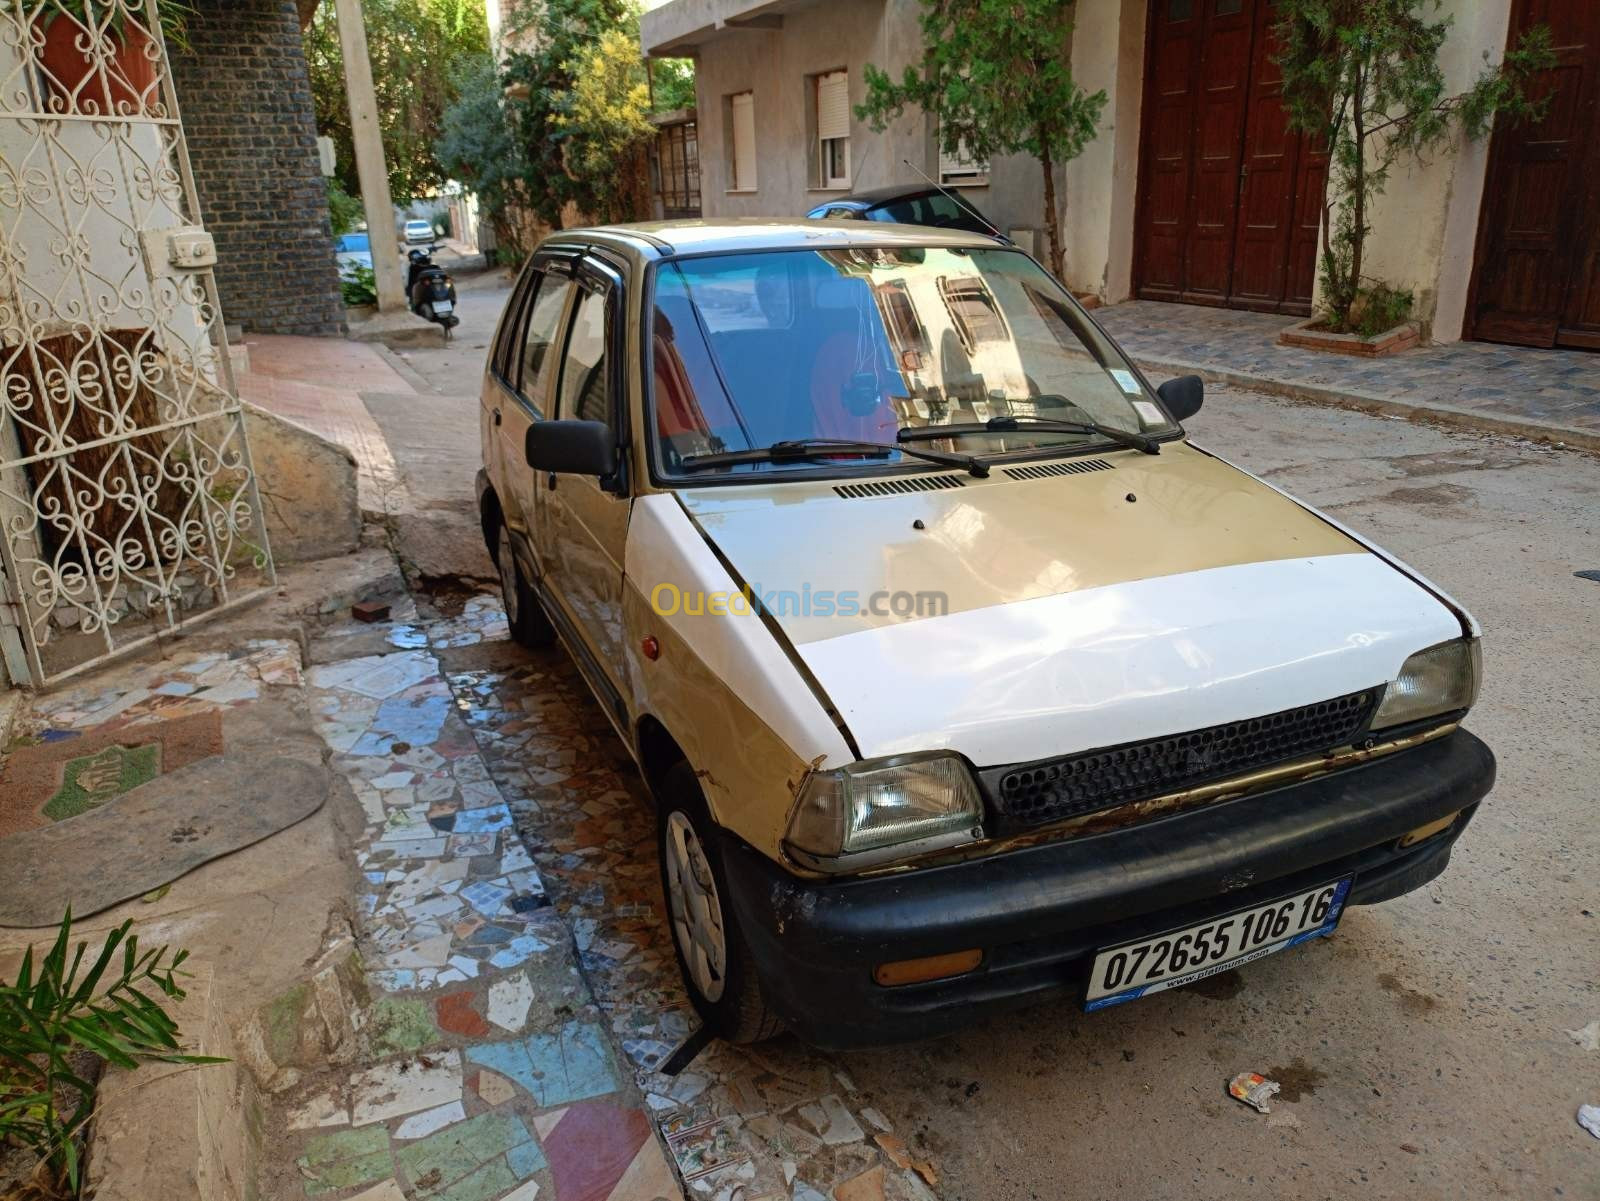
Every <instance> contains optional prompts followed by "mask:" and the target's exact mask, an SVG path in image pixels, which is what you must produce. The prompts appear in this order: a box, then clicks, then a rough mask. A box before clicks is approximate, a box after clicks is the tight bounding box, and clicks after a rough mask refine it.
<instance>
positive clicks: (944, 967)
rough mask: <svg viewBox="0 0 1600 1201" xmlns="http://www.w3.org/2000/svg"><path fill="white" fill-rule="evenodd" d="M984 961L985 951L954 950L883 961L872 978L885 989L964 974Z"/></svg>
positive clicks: (873, 971)
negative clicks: (943, 953) (887, 961)
mask: <svg viewBox="0 0 1600 1201" xmlns="http://www.w3.org/2000/svg"><path fill="white" fill-rule="evenodd" d="M982 962H983V952H982V951H980V950H977V949H976V948H974V949H973V950H971V951H951V952H949V953H948V954H945V955H929V956H928V957H927V958H926V959H899V960H896V961H895V962H894V963H880V964H879V965H878V966H877V967H875V968H874V969H873V970H872V978H873V979H874V980H876V981H877V982H878V983H879V984H881V985H883V986H884V987H885V988H893V987H894V986H895V985H897V984H922V983H923V982H925V981H928V980H943V979H944V978H945V977H946V976H961V975H965V974H966V973H967V972H970V971H972V970H973V969H975V968H976V967H977V966H978V965H979V964H980V963H982Z"/></svg>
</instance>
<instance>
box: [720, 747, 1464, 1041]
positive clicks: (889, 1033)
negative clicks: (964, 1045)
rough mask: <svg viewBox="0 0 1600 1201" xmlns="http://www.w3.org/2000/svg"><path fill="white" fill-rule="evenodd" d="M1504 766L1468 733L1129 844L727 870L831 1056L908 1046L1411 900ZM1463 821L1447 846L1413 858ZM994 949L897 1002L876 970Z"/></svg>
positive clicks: (1236, 803) (770, 985)
mask: <svg viewBox="0 0 1600 1201" xmlns="http://www.w3.org/2000/svg"><path fill="white" fill-rule="evenodd" d="M1494 776H1495V763H1494V756H1493V754H1492V753H1491V752H1490V750H1489V748H1488V747H1487V746H1485V745H1484V744H1483V743H1482V742H1481V741H1480V740H1479V739H1477V738H1476V737H1474V736H1473V735H1472V734H1469V733H1467V732H1466V731H1465V730H1457V731H1454V732H1453V733H1451V734H1448V735H1446V736H1444V737H1442V738H1439V739H1436V740H1434V741H1433V742H1429V743H1424V744H1423V745H1421V746H1418V747H1414V748H1412V749H1410V750H1406V751H1401V752H1397V753H1395V754H1393V755H1389V756H1385V757H1384V758H1382V759H1377V760H1374V761H1372V762H1370V763H1366V764H1362V765H1360V766H1357V767H1351V768H1347V769H1345V770H1343V771H1339V772H1335V773H1332V774H1330V775H1326V776H1320V777H1315V778H1313V779H1309V780H1303V781H1300V782H1298V783H1294V784H1289V785H1285V786H1283V787H1280V788H1275V789H1271V790H1269V791H1265V792H1260V793H1256V794H1253V795H1251V796H1246V797H1241V798H1238V799H1236V800H1232V801H1227V802H1223V803H1220V804H1216V805H1212V806H1209V807H1206V808H1202V809H1197V810H1191V811H1189V812H1186V813H1179V814H1175V815H1173V816H1171V817H1167V818H1163V819H1159V820H1156V821H1151V822H1146V823H1143V824H1141V825H1137V826H1131V827H1128V828H1125V829H1120V830H1113V831H1107V832H1105V833H1102V834H1097V835H1091V836H1086V837H1082V838H1077V839H1070V840H1067V841H1063V842H1059V843H1052V844H1048V845H1044V846H1038V847H1030V848H1027V849H1024V850H1018V851H1012V852H1009V853H1007V854H1003V855H995V856H993V857H990V858H986V859H974V860H970V861H968V862H964V863H956V864H950V865H946V866H942V867H933V868H925V869H922V870H920V871H914V872H906V873H903V874H899V875H887V876H877V877H863V878H856V879H851V880H839V881H820V882H818V881H810V880H802V879H798V878H796V877H794V876H791V875H789V874H788V873H787V872H786V871H784V870H783V868H781V867H780V866H779V865H777V864H776V863H774V862H773V861H772V860H770V859H768V858H766V857H765V856H764V855H761V854H760V853H758V852H756V851H754V850H753V849H751V848H750V847H748V846H746V845H745V844H743V843H741V842H739V841H737V840H735V839H733V838H732V836H727V840H726V845H725V847H724V851H723V863H724V865H725V867H726V870H727V874H728V878H729V890H730V892H731V894H732V896H731V903H732V904H733V905H734V907H735V909H736V912H737V914H738V917H739V921H740V924H741V927H742V929H743V931H744V932H745V935H746V937H747V938H748V940H749V942H750V944H751V949H752V951H753V953H754V955H755V958H756V962H757V965H758V967H759V970H760V972H761V975H762V978H763V980H764V981H765V982H766V985H767V991H768V994H769V997H770V1000H771V1003H772V1004H773V1006H774V1007H775V1008H776V1009H777V1010H778V1011H779V1013H781V1014H782V1015H783V1017H784V1018H785V1019H786V1020H787V1021H788V1022H789V1024H790V1026H791V1028H793V1029H794V1030H795V1032H796V1033H798V1034H799V1035H800V1036H801V1037H802V1038H804V1039H806V1040H807V1041H809V1042H812V1043H815V1044H817V1045H819V1046H824V1047H836V1048H842V1047H850V1046H867V1045H877V1044H883V1043H890V1042H898V1041H903V1040H906V1039H911V1038H919V1037H925V1036H928V1035H931V1034H936V1033H940V1032H943V1031H946V1030H949V1029H952V1028H954V1027H957V1026H959V1025H961V1024H963V1023H964V1022H966V1021H967V1020H968V1019H969V1018H970V1016H971V1013H972V1011H973V1009H974V1008H977V1007H984V1006H988V1005H998V1004H1005V1003H1008V1002H1009V1003H1017V1002H1019V1001H1025V1000H1029V999H1036V998H1038V997H1040V996H1041V995H1043V994H1048V993H1063V992H1066V993H1070V992H1072V991H1074V990H1081V988H1082V979H1081V976H1082V961H1083V960H1084V958H1085V957H1086V956H1087V955H1088V954H1090V953H1092V952H1093V951H1094V950H1095V949H1096V948H1098V947H1102V946H1106V945H1108V944H1111V943H1116V942H1120V941H1125V940H1126V939H1129V938H1136V937H1139V936H1140V935H1141V934H1144V933H1148V932H1153V931H1157V930H1160V929H1164V928H1168V927H1171V926H1174V925H1178V924H1181V923H1182V922H1184V921H1190V920H1201V919H1203V918H1204V917H1206V916H1209V915H1210V914H1212V913H1224V912H1228V911H1231V910H1234V909H1239V908H1243V907H1246V906H1248V905H1251V904H1252V903H1255V902H1257V901H1265V900H1269V899H1271V898H1273V897H1274V896H1278V895H1281V894H1283V893H1286V892H1289V891H1292V890H1294V889H1295V888H1297V887H1300V886H1302V885H1304V886H1307V887H1309V886H1310V884H1312V883H1316V882H1318V881H1322V880H1332V879H1335V878H1337V877H1339V876H1343V875H1346V874H1353V875H1354V876H1355V877H1356V880H1355V885H1354V887H1353V890H1352V893H1351V898H1350V903H1351V904H1355V905H1362V904H1372V903H1375V902H1378V901H1383V900H1388V899H1390V898H1392V897H1396V896H1400V895H1402V894H1403V893H1405V892H1409V891H1411V890H1412V889H1414V888H1416V887H1419V886H1420V885H1421V884H1423V883H1425V882H1427V881H1428V880H1430V879H1432V878H1433V877H1434V876H1436V875H1438V874H1439V872H1441V871H1443V870H1444V867H1445V865H1446V864H1447V863H1448V862H1449V857H1450V850H1451V847H1452V846H1453V844H1454V842H1455V839H1456V838H1457V837H1459V835H1460V833H1461V831H1462V829H1463V828H1464V827H1465V826H1466V823H1467V821H1468V820H1470V818H1471V816H1472V812H1473V810H1474V809H1475V807H1476V805H1477V803H1478V802H1479V801H1480V800H1481V799H1482V798H1483V797H1484V796H1485V795H1486V794H1487V793H1488V792H1489V790H1490V788H1491V787H1493V784H1494ZM1457 810H1463V811H1465V812H1464V813H1463V816H1462V820H1461V821H1458V822H1456V823H1455V825H1454V826H1452V827H1451V828H1450V830H1449V831H1447V832H1446V833H1444V834H1441V835H1438V836H1436V837H1434V838H1431V839H1429V840H1427V841H1426V842H1423V843H1421V844H1419V845H1417V846H1415V847H1412V848H1407V849H1404V850H1402V849H1400V848H1399V846H1398V845H1397V844H1398V840H1399V839H1400V838H1401V837H1402V836H1404V835H1405V834H1406V833H1408V832H1409V831H1411V830H1413V829H1415V828H1417V827H1418V826H1422V825H1425V824H1427V823H1429V822H1431V821H1436V820H1438V819H1439V818H1442V817H1444V816H1446V815H1447V814H1450V813H1453V812H1456V811H1457ZM972 947H981V948H983V949H984V952H985V962H984V965H983V967H981V968H980V969H978V970H977V971H976V972H973V973H970V974H968V975H966V976H962V977H958V978H956V979H954V980H949V981H938V982H934V983H931V984H926V985H913V986H909V987H902V988H895V989H886V988H880V987H879V986H877V985H876V984H874V983H873V982H872V979H871V970H872V967H873V966H874V965H876V964H878V963H882V962H886V961H890V960H900V959H914V958H920V957H922V956H926V955H936V954H940V953H943V952H946V951H956V950H964V949H968V948H972Z"/></svg>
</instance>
